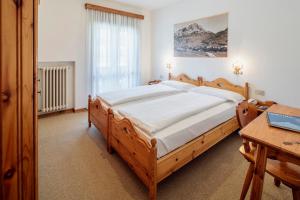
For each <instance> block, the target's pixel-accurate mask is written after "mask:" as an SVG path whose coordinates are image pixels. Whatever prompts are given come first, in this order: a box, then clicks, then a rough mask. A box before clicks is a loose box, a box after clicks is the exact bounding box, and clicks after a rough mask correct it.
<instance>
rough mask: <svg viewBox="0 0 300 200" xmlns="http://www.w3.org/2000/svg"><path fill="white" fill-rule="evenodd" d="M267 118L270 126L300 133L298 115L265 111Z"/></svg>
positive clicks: (299, 118)
mask: <svg viewBox="0 0 300 200" xmlns="http://www.w3.org/2000/svg"><path fill="white" fill-rule="evenodd" d="M267 119H268V123H269V125H270V126H274V127H277V128H282V129H287V130H291V131H296V132H299V133H300V117H296V116H290V115H283V114H279V113H273V112H267Z"/></svg>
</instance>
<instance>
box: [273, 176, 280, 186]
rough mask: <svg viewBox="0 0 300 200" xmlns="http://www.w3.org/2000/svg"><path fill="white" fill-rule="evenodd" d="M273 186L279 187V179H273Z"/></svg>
mask: <svg viewBox="0 0 300 200" xmlns="http://www.w3.org/2000/svg"><path fill="white" fill-rule="evenodd" d="M274 184H275V185H276V186H277V187H279V186H280V184H281V181H280V180H279V179H277V178H274Z"/></svg>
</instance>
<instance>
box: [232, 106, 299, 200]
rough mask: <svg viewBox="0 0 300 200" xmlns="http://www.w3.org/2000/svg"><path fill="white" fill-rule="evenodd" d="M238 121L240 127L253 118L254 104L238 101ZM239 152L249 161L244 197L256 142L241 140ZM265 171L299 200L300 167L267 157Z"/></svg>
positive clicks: (254, 114)
mask: <svg viewBox="0 0 300 200" xmlns="http://www.w3.org/2000/svg"><path fill="white" fill-rule="evenodd" d="M236 114H237V118H238V122H239V125H240V127H241V128H243V127H245V126H246V125H247V124H248V123H250V122H251V121H252V120H254V119H255V118H256V117H257V115H258V112H257V109H256V107H255V105H252V104H248V102H247V101H244V102H242V103H240V104H239V105H238V107H237V109H236ZM239 151H240V153H241V154H242V155H243V156H244V158H245V159H246V160H247V161H248V162H249V163H250V165H249V168H248V171H247V174H246V178H245V182H244V185H243V189H242V193H241V196H240V199H241V200H243V199H245V197H246V195H247V192H248V190H249V187H250V184H251V181H252V177H253V172H254V166H255V156H256V144H253V143H250V142H249V141H243V145H242V146H241V147H240V149H239ZM266 172H267V173H269V174H270V175H272V176H273V177H274V184H275V185H276V186H277V187H279V186H280V183H281V182H282V183H283V184H285V185H287V186H288V187H290V188H291V189H292V191H293V198H294V199H295V200H300V167H299V166H297V165H294V164H292V163H287V162H281V161H278V160H271V159H268V161H267V165H266Z"/></svg>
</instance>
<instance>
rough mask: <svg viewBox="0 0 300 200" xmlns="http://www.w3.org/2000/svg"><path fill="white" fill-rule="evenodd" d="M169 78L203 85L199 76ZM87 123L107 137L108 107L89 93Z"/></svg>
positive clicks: (170, 76)
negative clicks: (193, 77)
mask: <svg viewBox="0 0 300 200" xmlns="http://www.w3.org/2000/svg"><path fill="white" fill-rule="evenodd" d="M169 79H170V80H176V81H181V82H184V83H190V84H193V85H196V86H200V85H203V80H202V78H201V77H198V78H197V79H192V78H190V77H188V76H187V75H185V74H180V75H178V76H173V75H171V74H169ZM88 123H89V127H91V125H92V124H93V125H94V126H95V127H96V128H97V129H98V130H99V132H101V134H102V135H103V136H104V138H105V139H107V134H108V108H107V107H106V106H105V104H104V103H103V102H102V101H101V99H100V98H98V97H96V98H92V96H91V95H89V99H88Z"/></svg>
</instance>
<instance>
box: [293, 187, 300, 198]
mask: <svg viewBox="0 0 300 200" xmlns="http://www.w3.org/2000/svg"><path fill="white" fill-rule="evenodd" d="M293 200H300V189H293Z"/></svg>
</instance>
